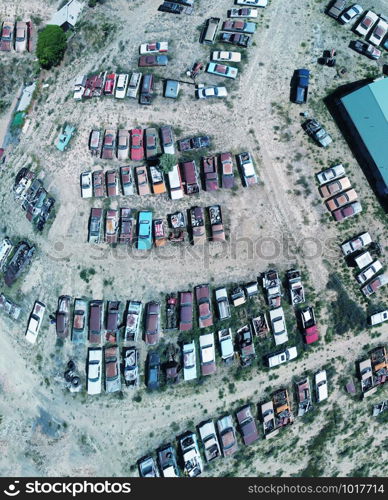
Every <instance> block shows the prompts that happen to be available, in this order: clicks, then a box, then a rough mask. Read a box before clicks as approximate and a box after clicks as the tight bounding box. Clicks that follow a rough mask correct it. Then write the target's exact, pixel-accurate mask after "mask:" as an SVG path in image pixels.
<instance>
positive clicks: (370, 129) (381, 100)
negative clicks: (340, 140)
mask: <svg viewBox="0 0 388 500" xmlns="http://www.w3.org/2000/svg"><path fill="white" fill-rule="evenodd" d="M341 101H342V103H343V105H344V106H345V109H346V111H347V112H348V114H349V116H350V118H351V119H352V121H353V124H354V126H355V127H356V129H357V131H358V133H359V134H360V136H361V138H362V140H363V142H364V144H365V147H366V148H367V149H368V151H369V153H370V155H371V157H372V158H373V160H374V162H375V163H376V165H377V167H378V169H379V171H380V173H381V176H382V178H383V179H384V182H385V185H386V186H388V78H382V79H380V80H376V81H375V82H373V83H371V84H369V85H366V86H365V87H362V88H360V89H358V90H356V91H354V92H352V93H351V94H348V95H347V96H345V97H342V99H341Z"/></svg>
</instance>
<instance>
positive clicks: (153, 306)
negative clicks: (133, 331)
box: [145, 302, 160, 345]
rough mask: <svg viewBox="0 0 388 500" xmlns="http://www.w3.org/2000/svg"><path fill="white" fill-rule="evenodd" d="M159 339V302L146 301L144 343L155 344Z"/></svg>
mask: <svg viewBox="0 0 388 500" xmlns="http://www.w3.org/2000/svg"><path fill="white" fill-rule="evenodd" d="M159 339H160V304H159V302H148V304H147V307H146V319H145V343H146V344H148V345H155V344H157V343H158V342H159Z"/></svg>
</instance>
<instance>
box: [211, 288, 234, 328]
mask: <svg viewBox="0 0 388 500" xmlns="http://www.w3.org/2000/svg"><path fill="white" fill-rule="evenodd" d="M215 296H216V302H217V309H218V317H219V318H220V320H224V319H228V318H230V317H231V314H230V306H229V299H228V292H227V291H226V288H217V289H216V291H215Z"/></svg>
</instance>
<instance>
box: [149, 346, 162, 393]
mask: <svg viewBox="0 0 388 500" xmlns="http://www.w3.org/2000/svg"><path fill="white" fill-rule="evenodd" d="M159 385H160V356H159V354H158V353H157V352H156V351H151V352H150V353H149V354H148V363H147V388H148V389H151V390H154V389H158V388H159Z"/></svg>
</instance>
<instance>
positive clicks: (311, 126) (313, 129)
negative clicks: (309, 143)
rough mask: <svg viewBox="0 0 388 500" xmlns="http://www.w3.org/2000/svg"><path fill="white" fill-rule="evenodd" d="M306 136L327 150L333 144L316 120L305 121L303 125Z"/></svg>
mask: <svg viewBox="0 0 388 500" xmlns="http://www.w3.org/2000/svg"><path fill="white" fill-rule="evenodd" d="M302 126H303V128H304V129H305V131H306V132H307V134H308V135H309V136H310V137H311V138H312V139H314V140H315V141H316V142H317V143H318V144H319V145H320V146H322V147H324V148H327V146H329V144H331V143H332V142H333V139H332V138H331V137H330V135H329V134H328V133H327V131H326V129H324V128H323V127H322V125H321V124H320V123H319V121H318V120H315V119H312V120H307V121H306V122H305V123H304V124H303V125H302Z"/></svg>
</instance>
